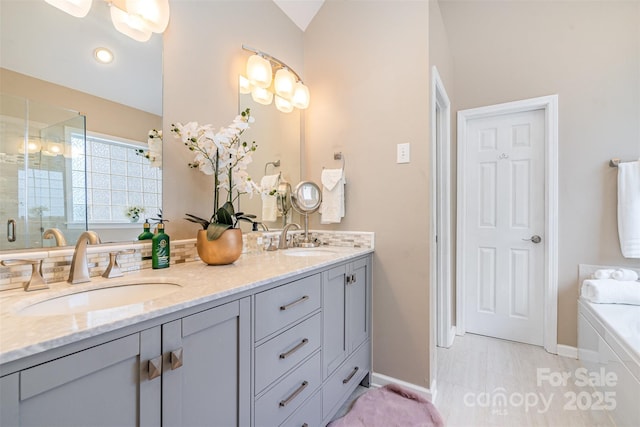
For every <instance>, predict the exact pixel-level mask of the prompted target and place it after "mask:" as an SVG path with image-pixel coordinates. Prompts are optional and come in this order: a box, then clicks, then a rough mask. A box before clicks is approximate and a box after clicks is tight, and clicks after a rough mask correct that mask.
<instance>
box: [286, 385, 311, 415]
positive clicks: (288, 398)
mask: <svg viewBox="0 0 640 427" xmlns="http://www.w3.org/2000/svg"><path fill="white" fill-rule="evenodd" d="M308 385H309V382H307V381H303V382H302V384H300V387H298V388H297V389H296V391H294V392H293V393H291V396H289V397H287V398H286V399H284V400H281V401H280V407H281V408H284V407H285V406H287V405H288V404H289V403H291V401H292V400H293V399H295V398H296V396H297V395H299V394H300V393H302V390H304V389H305V388H307V386H308Z"/></svg>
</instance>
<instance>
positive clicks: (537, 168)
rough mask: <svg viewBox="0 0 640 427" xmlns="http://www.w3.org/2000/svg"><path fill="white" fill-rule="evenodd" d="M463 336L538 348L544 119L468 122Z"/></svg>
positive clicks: (521, 115) (536, 114) (533, 114)
mask: <svg viewBox="0 0 640 427" xmlns="http://www.w3.org/2000/svg"><path fill="white" fill-rule="evenodd" d="M466 141H467V142H466V144H465V146H464V147H461V149H464V150H465V153H464V155H465V158H466V161H465V164H466V170H465V171H464V172H463V175H464V180H465V188H466V191H465V196H464V197H465V212H464V213H463V215H464V221H465V223H466V236H465V237H466V239H465V247H464V248H463V250H464V253H465V256H464V259H465V265H464V266H462V267H463V270H462V271H463V272H464V273H463V274H464V281H465V300H464V307H465V317H466V321H465V324H466V331H467V332H471V333H477V334H481V335H487V336H493V337H497V338H503V339H508V340H513V341H519V342H524V343H529V344H534V345H543V338H544V337H543V330H544V322H543V312H544V295H545V293H544V267H545V266H544V259H545V258H544V257H545V253H544V242H542V239H544V238H545V236H544V230H545V206H544V203H545V194H544V189H545V178H544V177H545V171H544V167H545V162H544V153H545V113H544V110H543V109H540V110H533V111H525V112H517V113H511V114H498V115H494V116H490V117H484V118H477V119H473V120H469V121H468V122H467V140H466Z"/></svg>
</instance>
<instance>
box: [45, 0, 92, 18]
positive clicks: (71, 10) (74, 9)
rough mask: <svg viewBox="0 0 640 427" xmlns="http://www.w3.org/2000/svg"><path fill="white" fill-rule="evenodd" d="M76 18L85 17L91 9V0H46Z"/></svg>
mask: <svg viewBox="0 0 640 427" xmlns="http://www.w3.org/2000/svg"><path fill="white" fill-rule="evenodd" d="M44 1H46V2H47V3H49V4H50V5H51V6H54V7H57V8H58V9H60V10H62V11H63V12H67V13H68V14H69V15H71V16H75V17H76V18H84V17H85V16H87V13H89V9H91V0H44Z"/></svg>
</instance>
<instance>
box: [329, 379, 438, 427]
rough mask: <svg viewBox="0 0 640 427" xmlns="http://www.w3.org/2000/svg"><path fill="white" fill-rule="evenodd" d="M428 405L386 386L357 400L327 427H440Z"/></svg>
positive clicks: (394, 387) (431, 407) (433, 410)
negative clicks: (345, 412)
mask: <svg viewBox="0 0 640 427" xmlns="http://www.w3.org/2000/svg"><path fill="white" fill-rule="evenodd" d="M442 426H444V422H443V421H442V417H440V414H439V413H438V411H437V410H436V407H435V406H433V404H432V403H431V402H429V401H428V400H426V399H424V398H423V397H421V396H419V395H417V394H415V393H413V392H411V391H409V390H406V389H404V388H402V387H400V386H397V385H394V384H389V385H386V386H384V387H381V388H378V389H372V390H369V391H367V392H366V393H364V394H363V395H362V396H360V397H359V398H358V399H357V400H356V401H355V402H354V404H353V406H352V407H351V409H350V410H349V412H348V413H347V414H346V415H345V416H344V417H342V418H339V419H337V420H335V421H332V422H331V423H329V425H328V426H327V427H442Z"/></svg>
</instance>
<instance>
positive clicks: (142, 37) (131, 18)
mask: <svg viewBox="0 0 640 427" xmlns="http://www.w3.org/2000/svg"><path fill="white" fill-rule="evenodd" d="M109 9H111V21H112V22H113V26H114V27H116V30H118V31H120V32H121V33H122V34H124V35H126V36H129V37H131V38H132V39H134V40H136V41H139V42H146V41H147V40H149V39H150V38H151V30H149V29H148V28H147V27H146V25H145V23H144V21H143V20H142V19H141V18H140V17H139V16H137V15H130V14H128V13H127V12H124V11H122V10H120V9H118V8H117V7H115V6H113V5H112V6H111V7H110V8H109Z"/></svg>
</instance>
